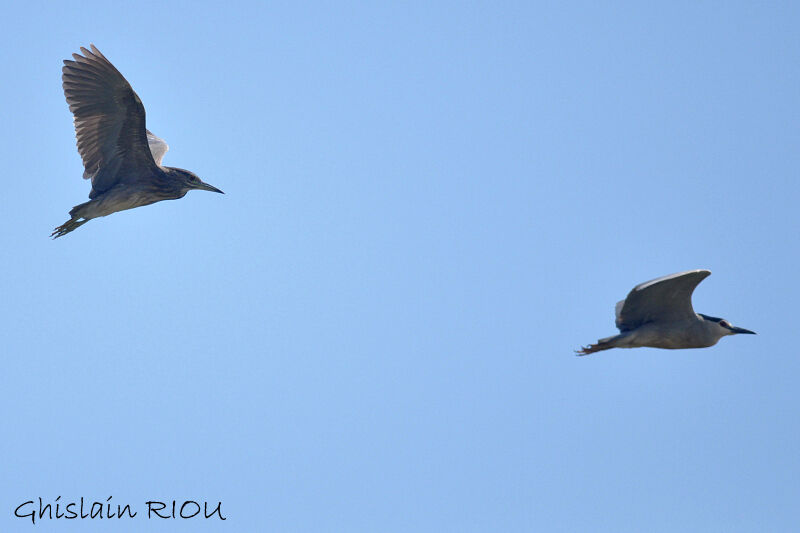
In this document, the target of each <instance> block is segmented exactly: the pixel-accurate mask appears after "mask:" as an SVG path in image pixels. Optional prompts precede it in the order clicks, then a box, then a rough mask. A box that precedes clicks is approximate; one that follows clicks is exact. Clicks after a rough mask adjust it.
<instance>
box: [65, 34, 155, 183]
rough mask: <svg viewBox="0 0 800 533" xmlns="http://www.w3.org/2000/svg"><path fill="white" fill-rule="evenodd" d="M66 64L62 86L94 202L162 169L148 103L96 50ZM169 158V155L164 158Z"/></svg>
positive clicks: (66, 61)
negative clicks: (149, 130) (152, 142)
mask: <svg viewBox="0 0 800 533" xmlns="http://www.w3.org/2000/svg"><path fill="white" fill-rule="evenodd" d="M90 46H91V51H90V50H87V49H86V48H83V47H81V52H82V53H83V55H82V56H81V55H79V54H72V57H73V59H74V60H69V59H66V60H64V67H63V68H62V76H61V80H62V82H63V87H64V96H66V98H67V103H68V104H69V110H70V111H72V114H73V115H74V116H75V135H76V137H77V138H78V152H79V153H80V154H81V158H82V159H83V166H84V169H85V170H84V173H83V177H84V178H86V179H91V180H92V192H91V194H90V195H89V197H90V198H94V196H95V195H96V194H99V193H101V192H103V191H106V190H108V189H109V188H111V187H112V186H113V185H115V184H116V183H118V182H120V181H125V180H127V179H136V176H137V175H142V174H145V175H146V174H147V172H148V171H152V170H153V169H155V168H156V166H155V165H156V163H155V160H154V159H153V155H152V154H151V152H150V148H149V146H148V142H147V136H146V133H145V113H144V106H143V105H142V101H141V100H140V99H139V97H138V96H137V95H136V93H135V92H134V91H133V89H132V88H131V86H130V84H129V83H128V81H127V80H126V79H125V78H124V77H123V76H122V74H120V73H119V71H118V70H117V69H116V68H114V65H112V64H111V62H109V61H108V59H106V58H105V57H104V56H103V54H101V53H100V51H99V50H98V49H97V48H96V47H95V46H94V45H90ZM162 155H163V154H162Z"/></svg>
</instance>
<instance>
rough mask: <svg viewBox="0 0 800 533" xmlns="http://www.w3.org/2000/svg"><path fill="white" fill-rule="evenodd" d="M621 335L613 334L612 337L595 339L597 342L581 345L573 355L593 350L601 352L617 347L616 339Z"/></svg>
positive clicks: (592, 351) (588, 352)
mask: <svg viewBox="0 0 800 533" xmlns="http://www.w3.org/2000/svg"><path fill="white" fill-rule="evenodd" d="M621 337H622V335H615V336H613V337H606V338H605V339H600V340H599V341H597V344H590V345H589V346H583V347H581V349H580V350H576V351H575V355H589V354H590V353H595V352H602V351H603V350H610V349H611V348H616V347H617V341H618V340H619V339H620V338H621Z"/></svg>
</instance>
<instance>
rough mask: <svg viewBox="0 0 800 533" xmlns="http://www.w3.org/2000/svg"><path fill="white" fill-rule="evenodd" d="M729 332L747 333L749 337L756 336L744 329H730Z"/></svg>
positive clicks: (754, 333)
mask: <svg viewBox="0 0 800 533" xmlns="http://www.w3.org/2000/svg"><path fill="white" fill-rule="evenodd" d="M731 331H732V332H734V333H747V334H749V335H756V332H755V331H750V330H749V329H744V328H737V327H732V328H731Z"/></svg>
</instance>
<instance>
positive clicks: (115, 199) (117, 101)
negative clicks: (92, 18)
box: [51, 45, 222, 238]
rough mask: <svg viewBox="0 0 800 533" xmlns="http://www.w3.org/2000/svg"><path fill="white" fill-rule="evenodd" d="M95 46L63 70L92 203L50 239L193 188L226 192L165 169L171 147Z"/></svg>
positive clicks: (75, 210)
mask: <svg viewBox="0 0 800 533" xmlns="http://www.w3.org/2000/svg"><path fill="white" fill-rule="evenodd" d="M90 46H91V50H87V49H86V48H81V52H82V54H83V55H79V54H73V55H72V57H73V59H72V60H69V59H67V60H65V61H64V67H63V68H62V82H63V87H64V96H65V97H66V99H67V104H69V109H70V111H71V112H72V114H73V115H74V117H75V135H76V137H77V141H78V153H80V155H81V159H82V160H83V166H84V172H83V177H84V178H85V179H91V180H92V189H91V191H90V193H89V198H90V201H89V202H86V203H83V204H80V205H77V206H75V207H74V208H72V210H71V211H70V212H69V214H70V217H71V218H70V220H68V221H67V222H65V223H64V224H63V225H61V226H59V227H58V228H56V229H55V230H54V231H53V233H52V235H51V236H52V237H53V238H58V237H61V236H63V235H66V234H67V233H69V232H70V231H73V230H75V229H76V228H78V227H80V226H81V225H83V224H85V223H86V222H88V221H89V220H91V219H92V218H97V217H103V216H106V215H110V214H111V213H116V212H117V211H123V210H125V209H133V208H134V207H140V206H144V205H148V204H152V203H155V202H159V201H161V200H174V199H178V198H183V196H185V195H186V193H187V192H188V191H189V190H191V189H201V190H207V191H213V192H219V193H221V192H222V191H220V190H219V189H217V188H216V187H212V186H211V185H208V184H207V183H204V182H203V181H201V180H200V178H198V177H197V176H196V175H195V174H193V173H192V172H189V171H188V170H183V169H179V168H172V167H162V166H161V159H162V157H163V156H164V153H166V151H167V149H168V146H167V143H165V142H164V141H163V140H162V139H159V138H158V137H156V136H155V135H154V134H153V133H152V132H150V131H148V130H147V129H146V127H145V111H144V105H142V101H141V100H140V99H139V96H138V95H137V94H136V93H135V92H134V91H133V89H132V88H131V86H130V84H129V83H128V81H127V80H126V79H125V78H124V77H123V76H122V74H120V72H119V71H118V70H117V69H116V68H114V65H112V64H111V62H110V61H108V59H106V58H105V56H103V54H101V53H100V51H99V50H98V49H97V48H96V47H95V46H94V45H90Z"/></svg>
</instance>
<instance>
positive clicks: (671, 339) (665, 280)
mask: <svg viewBox="0 0 800 533" xmlns="http://www.w3.org/2000/svg"><path fill="white" fill-rule="evenodd" d="M710 275H711V271H709V270H687V271H686V272H678V273H677V274H670V275H668V276H662V277H660V278H656V279H653V280H650V281H646V282H644V283H640V284H639V285H637V286H636V287H634V288H633V290H632V291H631V292H630V294H628V297H627V298H625V299H624V300H622V301H621V302H619V303H617V306H616V308H615V310H614V311H615V313H616V316H617V320H616V325H617V329H619V331H620V334H619V335H615V336H614V337H607V338H605V339H600V340H599V341H597V344H592V345H589V346H586V347H585V348H582V349H581V350H580V351H578V352H576V353H577V354H578V355H588V354H590V353H594V352H599V351H602V350H608V349H609V348H638V347H640V346H649V347H651V348H667V349H670V350H675V349H679V348H707V347H708V346H714V345H715V344H716V343H717V341H719V340H720V339H721V338H722V337H725V336H726V335H736V334H737V333H749V334H751V335H755V332H754V331H750V330H749V329H744V328H737V327H734V326H731V324H730V322H728V321H727V320H724V319H722V318H715V317H713V316H708V315H701V314H700V313H695V312H694V309H693V308H692V292H694V289H695V287H697V285H698V284H699V283H700V282H701V281H703V280H704V279H705V278H706V277H708V276H710Z"/></svg>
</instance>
